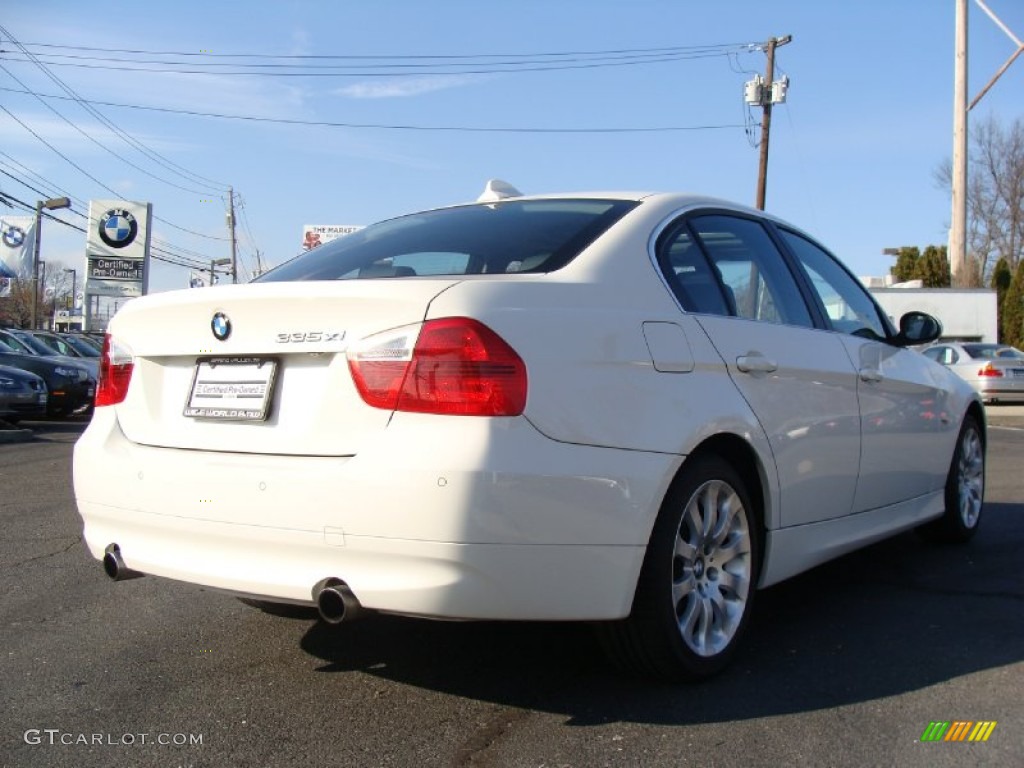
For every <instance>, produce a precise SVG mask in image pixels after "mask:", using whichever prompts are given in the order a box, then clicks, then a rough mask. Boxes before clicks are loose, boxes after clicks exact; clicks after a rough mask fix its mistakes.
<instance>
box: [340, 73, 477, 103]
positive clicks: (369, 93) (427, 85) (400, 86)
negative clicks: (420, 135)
mask: <svg viewBox="0 0 1024 768" xmlns="http://www.w3.org/2000/svg"><path fill="white" fill-rule="evenodd" d="M483 79H484V78H482V77H480V76H478V75H429V76H421V77H402V78H395V79H393V80H370V81H366V82H362V83H353V84H352V85H347V86H345V87H344V88H339V89H337V90H336V91H334V93H335V94H337V95H338V96H345V97H347V98H350V99H398V98H403V97H406V96H419V95H420V94H421V93H430V92H431V91H441V90H445V89H447V88H461V87H462V86H464V85H470V84H472V83H477V82H480V81H481V80H483Z"/></svg>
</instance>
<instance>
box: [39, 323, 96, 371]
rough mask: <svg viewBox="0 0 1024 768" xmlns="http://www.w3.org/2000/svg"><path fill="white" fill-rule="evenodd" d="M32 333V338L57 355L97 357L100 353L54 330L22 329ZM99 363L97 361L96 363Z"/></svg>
mask: <svg viewBox="0 0 1024 768" xmlns="http://www.w3.org/2000/svg"><path fill="white" fill-rule="evenodd" d="M23 333H28V334H31V335H32V338H34V339H37V340H38V341H40V342H42V343H43V344H44V345H46V347H47V348H48V349H50V350H52V351H53V352H55V353H57V354H58V355H65V356H66V357H74V358H80V357H85V358H95V359H96V360H98V359H99V356H100V353H99V350H97V349H96V348H95V347H93V346H92V345H90V344H86V343H84V342H78V341H77V339H74V338H73V337H71V336H68V335H66V334H63V333H56V332H55V331H23ZM98 364H99V363H98V362H97V365H98Z"/></svg>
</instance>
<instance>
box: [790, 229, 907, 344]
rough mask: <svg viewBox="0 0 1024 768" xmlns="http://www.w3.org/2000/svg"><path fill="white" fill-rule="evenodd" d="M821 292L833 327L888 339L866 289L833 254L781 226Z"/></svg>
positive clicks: (883, 325) (821, 298)
mask: <svg viewBox="0 0 1024 768" xmlns="http://www.w3.org/2000/svg"><path fill="white" fill-rule="evenodd" d="M779 232H780V233H781V235H782V238H783V239H784V240H785V241H786V244H787V245H788V246H789V247H790V248H792V249H793V252H794V253H795V254H796V257H797V258H798V259H799V260H800V263H801V264H802V265H803V268H804V270H805V271H806V272H807V275H808V277H810V279H811V285H812V287H813V288H814V291H815V292H816V293H817V294H818V298H819V299H820V300H821V303H822V306H823V307H824V309H825V314H826V315H827V316H828V319H829V322H830V323H831V325H832V330H835V331H839V332H841V333H849V334H852V335H854V336H864V337H866V338H873V339H879V340H883V341H884V340H885V339H886V338H888V335H889V334H888V332H887V329H886V325H885V323H884V322H883V320H882V317H881V314H880V313H879V311H878V309H877V308H876V307H875V303H874V302H873V301H872V300H871V296H870V295H869V294H868V292H867V290H866V289H865V288H864V287H863V286H862V285H861V284H860V283H859V282H858V281H857V280H856V279H854V278H853V277H852V276H851V275H850V273H849V272H847V271H846V270H845V269H843V268H842V267H841V266H840V265H839V263H838V262H836V260H835V259H834V258H832V256H831V255H829V254H828V253H827V252H825V251H824V250H823V249H821V248H819V247H818V246H817V245H815V244H814V243H812V242H811V241H810V240H808V239H807V238H805V237H801V236H800V235H797V234H795V233H793V232H790V231H788V230H785V229H780V230H779Z"/></svg>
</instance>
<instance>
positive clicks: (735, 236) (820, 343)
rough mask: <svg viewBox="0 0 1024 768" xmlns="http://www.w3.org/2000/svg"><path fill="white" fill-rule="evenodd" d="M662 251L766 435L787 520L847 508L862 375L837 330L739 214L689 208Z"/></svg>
mask: <svg viewBox="0 0 1024 768" xmlns="http://www.w3.org/2000/svg"><path fill="white" fill-rule="evenodd" d="M659 251H660V254H659V262H660V264H661V267H662V271H663V273H664V274H665V276H666V279H667V280H668V281H669V283H670V285H672V287H673V290H674V291H675V292H676V294H677V296H678V297H679V298H680V303H681V304H683V306H684V308H685V309H687V310H688V311H691V312H694V313H695V317H696V319H697V321H698V322H699V323H700V325H701V326H702V327H703V328H704V330H705V332H706V333H707V334H708V337H709V338H710V339H711V342H712V344H714V346H715V348H716V349H717V350H718V352H719V354H721V356H722V358H723V359H724V360H725V363H726V365H727V366H728V370H729V374H730V376H731V378H732V380H733V381H734V382H735V384H736V386H737V388H738V389H739V391H740V392H741V393H742V395H743V397H744V398H745V399H746V401H747V403H748V404H749V405H750V407H751V410H752V411H753V412H754V414H755V415H756V416H757V418H758V420H759V422H760V423H761V426H762V427H763V428H764V431H765V433H766V435H767V436H768V440H769V442H770V445H771V449H772V453H773V456H774V459H775V465H776V469H777V472H778V477H779V486H780V489H781V520H782V525H783V526H792V525H801V524H804V523H812V522H816V521H820V520H826V519H830V518H835V517H840V516H843V515H846V514H849V512H850V510H851V508H852V505H853V499H854V493H855V491H856V483H857V471H858V461H859V456H860V429H859V410H858V404H857V391H856V390H857V383H856V374H855V371H854V369H853V366H852V365H851V363H850V359H849V357H848V355H847V354H846V352H845V350H844V349H843V346H842V343H841V342H840V341H839V339H838V338H837V337H836V335H835V334H833V333H829V332H825V331H823V330H821V329H818V328H815V327H814V326H815V323H814V320H813V318H812V315H811V312H810V311H809V309H808V305H807V303H806V301H805V299H804V297H803V296H802V295H801V292H800V289H799V288H798V286H797V282H796V280H795V278H794V276H793V273H792V272H791V271H790V269H789V267H788V266H787V264H786V261H785V259H784V258H783V256H782V254H781V252H780V251H779V249H778V248H777V247H776V245H775V244H774V242H773V241H772V239H771V237H770V236H769V234H768V232H767V230H766V229H765V227H764V225H763V224H762V223H761V222H760V221H759V220H758V219H756V218H752V217H746V216H743V215H740V214H734V213H719V212H713V213H711V212H709V213H706V214H698V215H691V216H689V217H687V218H686V219H685V220H683V221H681V222H679V223H677V225H676V226H675V228H674V229H671V230H668V231H667V232H666V235H665V236H663V237H662V238H661V240H660V241H659Z"/></svg>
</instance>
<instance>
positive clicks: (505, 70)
mask: <svg viewBox="0 0 1024 768" xmlns="http://www.w3.org/2000/svg"><path fill="white" fill-rule="evenodd" d="M725 55H727V54H725V53H708V54H698V55H694V54H687V55H661V56H652V57H649V58H644V59H629V60H626V61H587V62H582V63H561V62H555V63H545V64H537V65H533V64H531V65H528V66H523V65H518V64H516V65H512V64H506V65H501V64H500V63H498V64H495V65H491V66H489V67H483V68H479V67H478V68H475V69H472V68H453V69H449V70H444V69H441V70H438V69H437V68H436V67H437V66H438V65H420V64H407V65H405V64H392V65H378V69H376V70H374V69H365V68H364V69H363V70H360V71H354V72H352V71H349V72H334V71H332V72H322V71H318V70H311V71H301V72H280V71H278V72H264V71H249V70H236V71H227V72H225V71H216V72H212V71H210V70H208V69H179V68H160V69H154V68H152V67H149V66H115V65H112V64H81V63H77V64H76V63H71V62H60V61H48V62H46V63H47V64H48V65H49V66H52V67H75V68H79V69H99V70H105V71H112V72H146V73H150V74H175V75H210V74H216V75H218V76H235V77H245V76H252V77H318V78H323V77H361V78H366V77H408V75H409V72H408V71H404V70H406V69H408V68H414V67H415V68H419V67H427V66H433V67H434V69H425V70H419V71H417V72H416V74H418V75H431V76H445V75H495V74H511V73H521V72H555V71H563V70H580V69H601V68H606V67H630V66H637V65H642V64H666V63H671V62H677V61H686V60H689V59H699V58H710V57H713V56H725ZM25 60H26V59H20V58H14V57H8V61H25ZM206 66H214V65H212V64H211V65H206ZM243 66H245V65H243ZM248 66H252V67H268V66H282V67H283V66H288V65H261V64H252V65H248ZM384 66H387V67H394V68H402V69H403V71H401V72H393V71H386V72H382V71H379V69H380V68H381V67H384ZM449 66H450V67H458V66H460V65H449ZM462 66H466V67H470V66H474V65H462ZM513 67H514V68H513ZM350 69H352V68H351V67H350ZM305 70H310V68H309V67H306V68H305Z"/></svg>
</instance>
